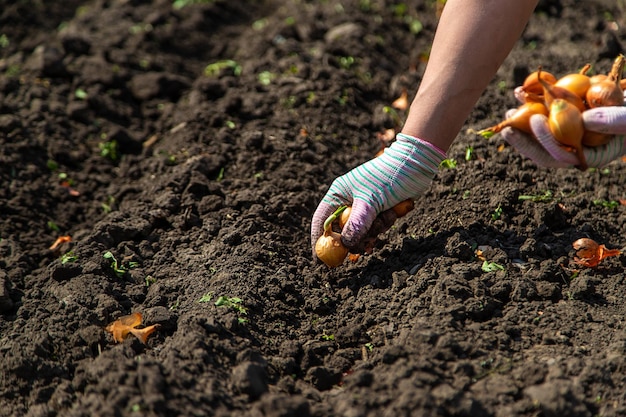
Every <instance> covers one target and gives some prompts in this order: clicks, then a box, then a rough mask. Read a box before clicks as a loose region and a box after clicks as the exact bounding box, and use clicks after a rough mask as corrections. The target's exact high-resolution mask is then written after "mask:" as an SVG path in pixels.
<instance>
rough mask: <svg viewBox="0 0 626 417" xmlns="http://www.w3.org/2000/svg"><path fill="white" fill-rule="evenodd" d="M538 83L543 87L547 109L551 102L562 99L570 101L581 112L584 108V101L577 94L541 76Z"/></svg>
mask: <svg viewBox="0 0 626 417" xmlns="http://www.w3.org/2000/svg"><path fill="white" fill-rule="evenodd" d="M538 72H540V73H541V68H539V70H538ZM539 83H540V84H541V85H542V87H543V97H544V100H545V104H546V107H547V108H548V109H549V108H550V107H551V106H552V102H553V101H554V100H556V99H563V100H566V101H568V102H570V103H572V104H573V105H574V106H576V108H578V110H580V111H581V112H582V111H585V110H586V107H585V102H584V101H583V99H582V98H581V97H579V96H578V94H576V93H573V92H572V91H570V90H568V89H566V88H563V87H557V86H556V85H555V84H550V83H547V82H546V81H544V80H543V79H542V78H541V77H539Z"/></svg>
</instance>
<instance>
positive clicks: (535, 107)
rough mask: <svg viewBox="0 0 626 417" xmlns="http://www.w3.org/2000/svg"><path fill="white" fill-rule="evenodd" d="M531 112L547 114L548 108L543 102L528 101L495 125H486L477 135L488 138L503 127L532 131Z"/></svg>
mask: <svg viewBox="0 0 626 417" xmlns="http://www.w3.org/2000/svg"><path fill="white" fill-rule="evenodd" d="M533 114H543V115H544V116H547V115H548V109H547V108H546V106H545V105H544V104H543V103H536V102H532V101H531V102H528V103H524V104H522V105H521V106H519V107H518V108H517V111H516V112H515V113H514V114H513V115H512V116H511V117H509V118H508V119H506V120H504V121H502V122H500V123H498V124H497V125H494V126H491V127H488V128H487V129H483V130H481V131H480V132H478V134H479V135H481V136H483V137H485V138H490V137H491V136H493V135H494V134H496V133H498V132H500V131H501V130H502V129H504V128H505V127H513V128H515V129H519V130H521V131H523V132H526V133H532V130H531V128H530V116H532V115H533Z"/></svg>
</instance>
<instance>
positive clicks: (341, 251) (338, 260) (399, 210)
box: [315, 199, 415, 268]
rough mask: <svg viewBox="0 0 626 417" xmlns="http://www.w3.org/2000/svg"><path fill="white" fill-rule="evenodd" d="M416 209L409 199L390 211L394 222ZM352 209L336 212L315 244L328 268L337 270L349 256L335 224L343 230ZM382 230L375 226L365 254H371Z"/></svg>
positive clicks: (368, 238)
mask: <svg viewBox="0 0 626 417" xmlns="http://www.w3.org/2000/svg"><path fill="white" fill-rule="evenodd" d="M414 207H415V203H414V202H413V200H412V199H407V200H404V201H401V202H399V203H398V204H396V205H395V206H393V207H392V208H391V209H390V210H389V211H390V212H392V213H393V217H394V220H395V219H397V218H400V217H403V216H405V215H406V214H407V213H409V212H410V211H411V210H413V208H414ZM351 212H352V209H351V207H348V206H341V207H339V208H338V209H337V210H335V211H334V212H333V213H332V214H331V215H330V216H329V217H328V218H327V219H326V221H325V222H324V233H323V234H322V235H321V236H320V237H319V238H318V239H317V242H316V243H315V254H316V256H317V257H318V259H320V260H321V261H322V262H324V263H325V264H326V265H327V266H328V267H330V268H335V267H337V266H339V265H341V264H342V263H343V261H344V259H345V258H346V256H347V255H348V252H349V249H348V248H347V247H346V246H345V245H344V244H343V242H342V241H341V234H340V233H337V232H335V231H333V224H334V222H335V221H336V222H337V223H338V225H339V228H340V229H342V230H343V227H344V226H345V225H346V223H348V219H349V218H350V213H351ZM379 232H380V229H379V228H377V227H376V226H374V227H373V228H372V229H371V230H370V233H368V236H366V239H365V243H364V245H365V252H368V253H369V252H371V251H372V247H373V245H374V242H375V241H376V237H377V236H378V234H379Z"/></svg>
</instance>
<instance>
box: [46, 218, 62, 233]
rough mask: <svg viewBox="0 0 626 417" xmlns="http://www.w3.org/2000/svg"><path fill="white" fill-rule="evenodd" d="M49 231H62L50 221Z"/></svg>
mask: <svg viewBox="0 0 626 417" xmlns="http://www.w3.org/2000/svg"><path fill="white" fill-rule="evenodd" d="M48 229H50V230H52V231H53V232H59V231H60V230H61V229H60V228H59V226H58V225H57V224H56V223H55V222H53V221H52V220H48Z"/></svg>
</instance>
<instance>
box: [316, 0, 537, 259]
mask: <svg viewBox="0 0 626 417" xmlns="http://www.w3.org/2000/svg"><path fill="white" fill-rule="evenodd" d="M536 4H537V0H486V1H484V0H448V1H447V2H446V5H445V7H444V10H443V13H442V15H441V18H440V21H439V26H438V28H437V32H436V35H435V39H434V42H433V46H432V49H431V54H430V57H429V61H428V64H427V67H426V71H425V73H424V77H423V79H422V81H421V83H420V86H419V89H418V91H417V94H416V96H415V98H414V100H413V102H412V104H411V108H410V109H409V114H408V117H407V120H406V123H405V125H404V127H403V129H402V136H400V135H399V136H398V138H399V140H397V141H396V142H394V143H393V144H392V145H391V146H390V147H389V148H388V149H387V150H386V151H385V154H384V155H383V156H381V157H378V158H375V159H373V160H371V161H368V162H366V163H364V164H362V165H360V166H358V167H356V168H354V169H353V170H352V171H350V172H348V173H347V174H345V175H343V176H341V177H339V178H337V179H336V180H335V181H334V182H333V184H332V185H331V187H330V189H329V190H328V192H327V194H326V195H325V196H324V198H323V199H322V202H321V203H320V205H319V206H318V208H317V210H316V212H315V214H314V216H313V220H312V224H311V239H312V242H311V244H312V245H315V242H316V241H317V238H318V237H319V236H320V235H321V234H322V225H323V223H324V220H325V219H326V218H327V217H328V216H329V215H330V214H331V213H332V212H333V211H334V210H335V209H336V208H337V207H338V206H339V205H342V204H349V205H352V214H351V216H350V219H349V221H348V223H347V224H346V225H345V226H344V229H343V231H342V241H343V243H344V244H345V245H346V246H347V247H348V248H349V249H351V251H356V252H360V251H361V250H362V249H363V245H362V242H363V240H364V238H365V237H366V235H368V231H369V230H370V228H371V226H372V224H373V223H374V221H375V219H376V218H377V216H378V215H379V214H381V213H382V214H381V216H379V220H381V219H382V220H381V221H382V226H380V227H377V228H376V232H381V231H384V230H385V229H386V228H388V227H389V226H390V225H391V224H392V223H393V220H395V218H394V217H393V216H392V215H390V214H389V213H388V212H387V211H388V210H389V209H390V208H391V207H393V206H394V205H395V204H396V203H397V202H399V201H402V200H405V199H408V198H416V197H418V196H419V195H421V194H422V193H424V192H425V191H426V189H427V188H428V186H429V185H430V182H431V180H432V178H433V177H434V175H435V174H436V168H433V163H435V164H438V163H439V162H441V160H443V159H444V158H445V151H446V150H447V149H448V148H449V147H450V145H451V143H452V142H453V140H454V139H455V137H456V135H457V134H458V132H459V130H460V129H461V127H462V126H463V124H464V123H465V120H466V119H467V117H468V115H469V113H470V112H471V110H472V108H473V107H474V105H475V104H476V101H477V100H478V98H479V97H480V95H481V94H482V93H483V91H484V89H485V88H486V87H487V85H488V83H489V82H490V81H491V79H492V78H493V76H494V75H495V73H496V71H497V70H498V68H499V67H500V65H501V64H502V61H503V60H504V59H505V57H506V56H507V55H508V53H509V52H510V51H511V49H512V48H513V45H514V44H515V42H516V41H517V39H518V38H519V36H520V35H521V33H522V31H523V29H524V27H525V25H526V23H527V21H528V19H529V18H530V15H531V14H532V11H533V10H534V7H535V6H536ZM437 160H438V162H437ZM394 167H395V168H394ZM373 173H374V174H373ZM381 173H382V174H381ZM373 175H376V178H373V177H372V176H373ZM412 177H413V178H412ZM372 184H373V185H372ZM372 186H373V187H374V188H376V189H377V192H374V190H373V189H372V188H371V187H372ZM379 223H380V222H379ZM313 256H315V253H314V252H313Z"/></svg>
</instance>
